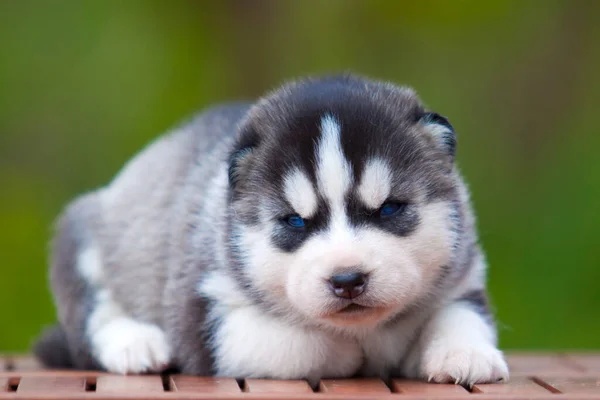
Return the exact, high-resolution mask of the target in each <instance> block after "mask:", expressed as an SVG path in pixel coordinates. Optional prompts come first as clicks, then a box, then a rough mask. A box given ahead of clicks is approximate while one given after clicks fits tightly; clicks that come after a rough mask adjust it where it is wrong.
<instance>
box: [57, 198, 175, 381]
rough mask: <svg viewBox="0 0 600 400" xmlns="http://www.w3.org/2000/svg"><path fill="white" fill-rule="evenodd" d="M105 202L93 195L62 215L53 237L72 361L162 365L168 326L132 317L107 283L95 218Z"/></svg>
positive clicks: (118, 367) (115, 367)
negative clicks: (152, 323) (99, 202)
mask: <svg viewBox="0 0 600 400" xmlns="http://www.w3.org/2000/svg"><path fill="white" fill-rule="evenodd" d="M99 210H100V207H99V205H98V201H97V199H96V197H94V196H93V195H88V196H86V197H83V198H81V199H78V200H77V201H76V202H75V203H73V204H72V205H71V206H70V207H69V208H68V210H67V212H66V213H65V215H64V216H63V217H62V218H61V221H60V224H59V227H58V228H59V229H58V234H57V237H56V239H55V242H54V249H53V250H54V251H53V253H54V254H53V262H52V272H51V277H52V286H53V289H54V293H55V297H56V301H57V306H58V307H57V308H58V314H59V320H60V324H61V327H62V329H63V331H64V332H65V335H66V337H67V341H68V347H69V349H70V353H71V358H72V359H73V364H74V365H75V366H76V367H78V368H91V367H95V368H102V369H106V370H108V371H110V372H116V373H139V372H145V371H157V370H160V369H161V368H163V367H164V366H165V365H167V364H168V362H169V353H170V351H169V346H168V343H167V340H166V337H165V334H164V333H163V331H162V330H161V329H160V328H159V327H157V326H155V325H151V324H147V323H143V322H141V321H136V320H134V319H132V318H131V317H130V316H128V315H127V313H126V312H125V311H124V310H123V309H122V308H121V307H120V306H119V304H118V303H117V302H115V301H114V299H113V298H112V295H111V292H110V289H109V288H108V287H107V285H106V276H105V271H104V267H103V265H102V253H101V248H100V246H99V244H98V241H97V237H96V235H95V231H96V230H97V228H98V227H97V226H95V224H97V223H98V221H101V218H99V215H98V213H99Z"/></svg>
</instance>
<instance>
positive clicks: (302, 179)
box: [283, 168, 317, 218]
mask: <svg viewBox="0 0 600 400" xmlns="http://www.w3.org/2000/svg"><path fill="white" fill-rule="evenodd" d="M283 193H284V195H285V197H286V199H287V201H288V202H289V203H290V204H291V205H292V207H294V210H295V211H296V212H297V213H298V214H299V215H300V216H301V217H302V218H310V217H312V216H313V215H314V214H315V213H316V212H317V195H316V194H315V191H314V189H313V186H312V183H311V182H310V180H309V179H308V177H307V176H306V174H304V173H303V172H302V171H300V170H299V169H298V168H294V169H293V170H292V171H290V172H289V173H288V174H287V175H286V177H285V181H284V190H283Z"/></svg>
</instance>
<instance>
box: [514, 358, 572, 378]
mask: <svg viewBox="0 0 600 400" xmlns="http://www.w3.org/2000/svg"><path fill="white" fill-rule="evenodd" d="M506 361H507V363H508V367H509V370H510V374H511V376H530V375H533V374H545V375H553V376H558V375H566V376H571V375H577V374H580V373H581V372H582V368H581V367H579V366H577V364H575V363H574V362H573V361H571V360H569V359H568V358H567V357H566V356H564V355H562V354H547V353H544V354H537V353H521V354H508V355H507V356H506Z"/></svg>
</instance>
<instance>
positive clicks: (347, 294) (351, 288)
mask: <svg viewBox="0 0 600 400" xmlns="http://www.w3.org/2000/svg"><path fill="white" fill-rule="evenodd" d="M329 285H330V286H331V290H333V293H335V295H336V296H338V297H342V298H344V299H353V298H355V297H358V296H360V295H361V294H362V292H364V291H365V286H367V277H366V275H365V274H361V273H360V272H353V273H350V274H340V275H335V276H332V277H331V278H329Z"/></svg>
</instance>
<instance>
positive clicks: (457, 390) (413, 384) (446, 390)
mask: <svg viewBox="0 0 600 400" xmlns="http://www.w3.org/2000/svg"><path fill="white" fill-rule="evenodd" d="M392 390H393V391H394V392H396V393H402V394H411V395H417V394H418V395H425V396H428V397H429V396H431V397H444V396H449V395H466V394H468V393H469V392H468V391H467V390H466V389H465V388H463V387H462V386H460V385H454V384H451V383H448V384H438V383H427V382H422V381H410V380H404V379H394V380H393V381H392Z"/></svg>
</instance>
